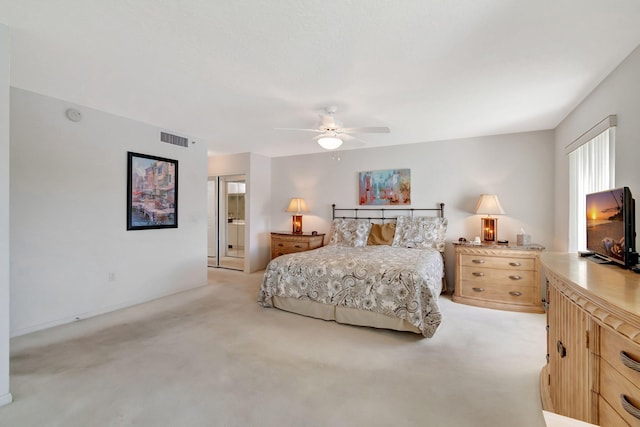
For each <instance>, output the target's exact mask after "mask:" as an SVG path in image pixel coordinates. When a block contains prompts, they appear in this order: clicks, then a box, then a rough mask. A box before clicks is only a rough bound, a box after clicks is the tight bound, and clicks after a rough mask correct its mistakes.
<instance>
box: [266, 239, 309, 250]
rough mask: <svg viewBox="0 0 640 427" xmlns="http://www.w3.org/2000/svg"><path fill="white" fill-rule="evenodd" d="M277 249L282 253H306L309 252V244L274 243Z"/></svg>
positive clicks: (281, 241)
mask: <svg viewBox="0 0 640 427" xmlns="http://www.w3.org/2000/svg"><path fill="white" fill-rule="evenodd" d="M274 244H275V247H276V248H277V249H278V250H282V251H293V252H299V251H306V250H309V242H289V241H287V240H276V241H274Z"/></svg>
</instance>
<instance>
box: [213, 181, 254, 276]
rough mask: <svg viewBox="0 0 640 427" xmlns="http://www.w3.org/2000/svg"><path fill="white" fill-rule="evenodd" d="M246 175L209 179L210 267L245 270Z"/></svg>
mask: <svg viewBox="0 0 640 427" xmlns="http://www.w3.org/2000/svg"><path fill="white" fill-rule="evenodd" d="M245 179H246V177H245V175H228V176H218V177H209V189H208V198H209V200H208V206H209V219H208V238H207V240H208V248H209V249H208V258H209V262H208V265H209V267H221V268H229V269H233V270H244V251H245V245H244V241H245V194H246V181H245Z"/></svg>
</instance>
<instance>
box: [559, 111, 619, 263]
mask: <svg viewBox="0 0 640 427" xmlns="http://www.w3.org/2000/svg"><path fill="white" fill-rule="evenodd" d="M610 117H613V118H614V121H613V123H615V116H610ZM603 122H604V121H603ZM603 122H600V123H603ZM596 126H598V125H596ZM576 142H578V140H576V141H574V142H573V143H572V144H570V145H569V146H573V147H576V146H577V148H575V149H573V151H571V152H570V153H569V186H570V189H569V198H570V200H569V252H577V251H578V250H585V249H586V247H587V235H586V226H587V212H586V195H587V194H589V193H594V192H597V191H603V190H608V189H610V188H614V187H615V156H614V153H615V125H614V126H610V127H608V128H607V129H606V130H605V131H604V132H602V133H600V134H598V135H597V136H595V137H594V138H592V139H589V140H587V141H586V142H583V143H578V144H577V143H576ZM569 146H568V147H569Z"/></svg>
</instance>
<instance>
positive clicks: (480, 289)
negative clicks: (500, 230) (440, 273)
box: [452, 243, 544, 313]
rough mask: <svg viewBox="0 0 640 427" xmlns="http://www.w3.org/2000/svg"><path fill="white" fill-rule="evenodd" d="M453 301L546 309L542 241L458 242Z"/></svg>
mask: <svg viewBox="0 0 640 427" xmlns="http://www.w3.org/2000/svg"><path fill="white" fill-rule="evenodd" d="M454 246H455V255H456V263H455V284H454V291H453V297H452V299H453V301H455V302H459V303H463V304H469V305H475V306H479V307H486V308H494V309H500V310H510V311H522V312H529V313H544V308H543V306H542V290H541V278H540V253H541V252H542V250H543V249H544V248H543V247H542V246H539V245H530V246H506V245H505V246H502V245H484V244H483V245H472V244H459V243H454Z"/></svg>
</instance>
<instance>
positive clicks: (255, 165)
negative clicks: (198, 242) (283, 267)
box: [209, 153, 271, 273]
mask: <svg viewBox="0 0 640 427" xmlns="http://www.w3.org/2000/svg"><path fill="white" fill-rule="evenodd" d="M223 175H246V183H247V193H246V195H245V208H246V215H245V218H246V219H245V246H244V247H245V248H247V249H245V264H244V271H245V272H247V273H253V272H255V271H258V270H261V269H263V268H265V267H266V266H267V263H268V262H269V257H270V240H269V230H270V224H271V221H270V218H269V212H270V210H269V209H270V205H271V159H270V158H268V157H264V156H260V155H258V154H253V153H242V154H233V155H227V156H211V157H209V176H223Z"/></svg>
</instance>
